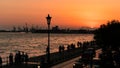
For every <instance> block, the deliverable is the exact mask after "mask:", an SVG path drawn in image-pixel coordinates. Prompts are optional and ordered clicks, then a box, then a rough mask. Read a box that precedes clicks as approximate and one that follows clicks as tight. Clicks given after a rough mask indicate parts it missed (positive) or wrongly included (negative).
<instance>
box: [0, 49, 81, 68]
mask: <svg viewBox="0 0 120 68" xmlns="http://www.w3.org/2000/svg"><path fill="white" fill-rule="evenodd" d="M81 52H82V49H81V48H74V49H70V50H64V51H62V52H55V53H51V54H50V58H51V59H50V60H51V62H50V63H49V64H48V63H46V60H44V65H42V66H44V67H43V68H49V67H51V66H53V65H56V64H59V63H62V62H64V61H67V60H70V59H72V58H75V57H78V56H80V55H81ZM46 57H47V56H46V55H42V56H38V57H33V58H30V59H29V62H28V63H27V64H24V63H21V64H13V65H5V66H2V68H38V66H41V64H42V63H40V62H41V60H43V59H45V58H46Z"/></svg>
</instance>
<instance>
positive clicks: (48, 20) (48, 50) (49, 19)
mask: <svg viewBox="0 0 120 68" xmlns="http://www.w3.org/2000/svg"><path fill="white" fill-rule="evenodd" d="M51 18H52V17H50V15H49V14H48V16H47V17H46V19H47V25H48V46H47V51H46V52H47V53H46V55H47V63H50V22H51Z"/></svg>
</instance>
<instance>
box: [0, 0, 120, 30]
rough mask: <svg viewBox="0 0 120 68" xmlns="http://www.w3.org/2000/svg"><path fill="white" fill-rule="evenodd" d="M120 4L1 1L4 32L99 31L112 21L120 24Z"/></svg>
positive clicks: (111, 0)
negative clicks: (28, 29)
mask: <svg viewBox="0 0 120 68" xmlns="http://www.w3.org/2000/svg"><path fill="white" fill-rule="evenodd" d="M119 12H120V0H0V28H9V27H11V28H12V26H14V25H15V26H23V25H24V24H25V22H27V23H28V24H29V26H31V25H32V24H33V25H39V26H40V27H42V28H43V27H44V28H46V27H47V24H46V19H45V17H46V16H47V14H48V13H49V14H50V15H51V16H52V22H51V25H52V26H55V25H58V26H60V27H63V28H80V27H82V26H88V27H99V26H100V24H103V23H107V21H108V20H113V19H116V20H120V13H119Z"/></svg>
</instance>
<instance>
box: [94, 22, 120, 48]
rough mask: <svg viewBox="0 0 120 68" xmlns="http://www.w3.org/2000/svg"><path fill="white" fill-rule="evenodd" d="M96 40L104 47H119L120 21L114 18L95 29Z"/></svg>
mask: <svg viewBox="0 0 120 68" xmlns="http://www.w3.org/2000/svg"><path fill="white" fill-rule="evenodd" d="M94 39H95V41H96V42H97V44H98V45H100V47H102V48H104V49H106V48H107V49H108V48H112V49H115V50H116V49H119V47H120V41H119V39H120V22H119V21H118V20H112V21H110V22H108V23H107V24H103V25H101V26H100V28H98V29H97V30H96V31H95V36H94Z"/></svg>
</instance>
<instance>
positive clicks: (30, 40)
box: [0, 33, 94, 57]
mask: <svg viewBox="0 0 120 68" xmlns="http://www.w3.org/2000/svg"><path fill="white" fill-rule="evenodd" d="M93 36H94V35H93V34H51V35H50V48H51V52H55V51H58V46H59V45H65V46H66V45H67V44H70V43H74V44H76V43H77V41H81V42H84V41H91V40H93ZM47 38H48V37H47V34H39V33H38V34H32V33H0V55H1V56H2V57H5V56H8V55H9V53H10V52H12V53H15V52H16V51H18V50H20V51H24V52H27V53H28V54H29V56H31V57H32V56H38V55H41V54H45V50H46V46H47Z"/></svg>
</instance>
